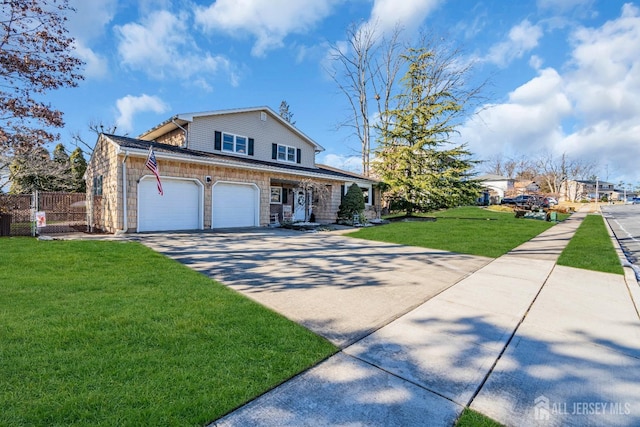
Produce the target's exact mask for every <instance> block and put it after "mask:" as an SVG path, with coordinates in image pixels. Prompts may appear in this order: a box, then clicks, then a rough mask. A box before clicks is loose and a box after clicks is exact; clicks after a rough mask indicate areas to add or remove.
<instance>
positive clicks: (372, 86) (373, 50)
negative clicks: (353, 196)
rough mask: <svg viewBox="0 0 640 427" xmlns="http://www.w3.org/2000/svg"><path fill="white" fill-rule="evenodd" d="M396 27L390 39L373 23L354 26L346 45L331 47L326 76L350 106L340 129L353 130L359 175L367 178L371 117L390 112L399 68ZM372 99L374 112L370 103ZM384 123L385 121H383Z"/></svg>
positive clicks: (351, 27)
mask: <svg viewBox="0 0 640 427" xmlns="http://www.w3.org/2000/svg"><path fill="white" fill-rule="evenodd" d="M401 31H402V30H401V29H400V27H396V28H395V29H394V30H393V32H392V33H391V34H390V35H389V37H388V38H387V37H383V36H382V35H380V34H379V33H378V31H377V24H376V23H371V22H368V23H364V24H362V25H360V26H356V25H355V24H353V25H351V26H350V27H349V28H348V29H347V39H348V41H347V43H346V44H345V45H334V46H332V56H331V59H332V62H333V69H332V70H329V73H330V75H331V77H332V78H333V80H334V81H335V82H336V84H337V86H338V88H339V90H340V92H342V93H343V94H344V95H345V96H346V98H347V101H348V103H349V109H350V114H349V117H348V118H347V119H346V120H345V121H344V122H343V123H341V124H340V127H348V128H352V129H353V133H354V134H355V135H356V136H357V138H358V140H359V141H360V145H361V154H362V173H363V175H364V176H369V171H370V168H369V163H370V157H371V139H372V136H371V129H372V126H371V116H372V115H373V114H374V113H377V115H378V117H380V118H382V117H383V115H382V113H383V112H384V111H386V110H388V109H389V107H390V102H391V99H392V98H393V95H394V94H393V88H394V85H395V80H396V75H397V73H398V71H399V70H400V67H401V63H402V60H401V52H400V45H399V42H398V38H399V35H400V33H401ZM373 99H375V101H376V104H377V111H375V109H372V108H371V106H370V103H372V102H373V101H372V100H373ZM382 120H384V118H382Z"/></svg>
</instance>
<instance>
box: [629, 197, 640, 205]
mask: <svg viewBox="0 0 640 427" xmlns="http://www.w3.org/2000/svg"><path fill="white" fill-rule="evenodd" d="M631 203H633V204H634V205H640V197H634V198H633V199H631Z"/></svg>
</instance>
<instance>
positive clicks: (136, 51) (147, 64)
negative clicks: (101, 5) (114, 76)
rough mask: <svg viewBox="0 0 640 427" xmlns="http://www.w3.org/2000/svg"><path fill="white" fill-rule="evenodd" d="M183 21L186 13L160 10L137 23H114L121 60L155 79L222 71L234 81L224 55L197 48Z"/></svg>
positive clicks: (231, 70) (186, 19) (228, 62)
mask: <svg viewBox="0 0 640 427" xmlns="http://www.w3.org/2000/svg"><path fill="white" fill-rule="evenodd" d="M187 22H188V16H187V15H186V14H181V15H174V14H172V13H170V12H168V11H166V10H160V11H157V12H153V13H151V14H150V15H148V16H147V17H146V18H145V19H143V20H142V21H141V22H140V23H128V24H125V25H122V26H116V27H115V31H116V34H117V36H118V39H119V45H118V53H119V55H120V58H121V61H122V63H123V64H124V65H126V66H128V67H130V68H132V69H135V70H140V71H143V72H145V73H146V74H148V75H149V76H151V77H153V78H156V79H164V78H173V77H179V78H181V81H188V79H189V78H190V77H192V76H194V75H199V74H201V73H205V74H206V73H210V74H213V73H217V72H219V71H224V72H226V73H228V74H229V76H230V79H231V80H232V83H233V82H237V78H238V76H237V75H236V74H235V71H234V69H233V65H232V63H231V62H230V61H229V60H228V59H227V58H225V57H223V56H220V55H216V56H213V55H211V54H210V53H209V52H206V53H205V52H202V51H200V49H199V48H198V46H197V45H196V43H195V41H194V40H193V38H192V37H191V36H190V35H189V33H190V30H189V27H188V25H187ZM195 80H198V79H195ZM200 81H201V78H200ZM200 87H202V85H200Z"/></svg>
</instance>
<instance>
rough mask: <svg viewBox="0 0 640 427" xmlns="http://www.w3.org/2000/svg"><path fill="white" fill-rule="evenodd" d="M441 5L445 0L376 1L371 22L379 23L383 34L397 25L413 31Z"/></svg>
mask: <svg viewBox="0 0 640 427" xmlns="http://www.w3.org/2000/svg"><path fill="white" fill-rule="evenodd" d="M441 3H443V0H402V1H398V0H374V2H373V8H372V9H371V18H370V19H369V22H370V23H374V24H376V23H377V24H378V25H379V28H380V29H381V30H382V31H383V32H386V31H389V30H392V29H393V28H394V27H395V26H396V25H397V24H399V25H400V26H401V27H404V28H405V29H407V30H409V31H411V30H414V29H416V28H418V27H419V26H420V25H421V24H422V22H423V21H424V19H425V18H426V17H427V16H428V15H429V14H430V13H431V12H433V11H434V10H435V9H436V8H437V7H438V6H440V4H441Z"/></svg>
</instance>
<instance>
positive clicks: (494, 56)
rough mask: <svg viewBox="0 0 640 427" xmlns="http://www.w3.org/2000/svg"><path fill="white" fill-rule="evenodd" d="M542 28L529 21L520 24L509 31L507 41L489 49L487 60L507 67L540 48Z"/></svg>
mask: <svg viewBox="0 0 640 427" xmlns="http://www.w3.org/2000/svg"><path fill="white" fill-rule="evenodd" d="M542 35H543V33H542V28H540V26H538V25H532V24H531V22H529V20H528V19H525V20H524V21H522V22H520V23H519V24H518V25H516V26H514V27H512V28H511V30H509V35H508V36H507V40H505V41H503V42H500V43H498V44H496V45H494V46H492V47H491V49H489V53H488V54H487V56H486V58H485V60H486V61H488V62H493V63H494V64H496V65H498V66H500V67H505V66H507V65H508V64H509V63H510V62H511V61H513V60H514V59H516V58H522V56H523V55H524V54H525V53H526V52H529V51H531V50H532V49H533V48H535V47H536V46H538V41H539V40H540V38H542Z"/></svg>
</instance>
